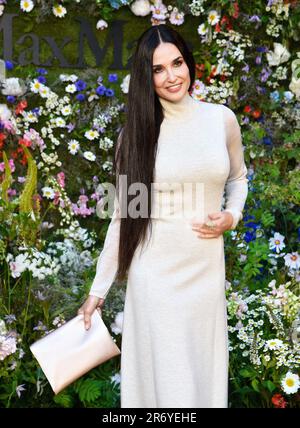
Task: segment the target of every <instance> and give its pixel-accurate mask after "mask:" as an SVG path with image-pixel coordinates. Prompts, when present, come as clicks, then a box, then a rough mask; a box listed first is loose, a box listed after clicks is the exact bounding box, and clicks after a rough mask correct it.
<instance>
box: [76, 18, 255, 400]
mask: <svg viewBox="0 0 300 428" xmlns="http://www.w3.org/2000/svg"><path fill="white" fill-rule="evenodd" d="M194 79H195V63H194V59H193V55H192V53H191V52H190V51H189V49H188V47H187V45H186V43H185V42H184V40H183V39H182V37H181V36H180V35H179V34H178V33H177V32H176V31H175V30H173V29H172V28H170V27H168V26H167V25H158V26H153V27H151V28H149V29H148V30H146V31H145V32H144V33H143V34H142V36H141V37H140V39H139V40H138V44H137V48H136V51H135V54H134V57H133V63H132V71H131V77H130V87H129V94H128V109H127V121H126V124H125V125H124V128H123V131H122V133H121V134H120V138H119V144H118V150H117V155H116V159H115V162H116V163H115V164H116V165H117V167H116V168H117V173H118V174H119V175H118V177H119V176H120V175H121V174H123V175H125V176H126V177H127V185H128V186H130V185H131V184H132V183H143V184H144V186H145V187H146V189H147V192H142V193H143V200H142V202H143V205H144V207H143V208H145V206H146V205H147V202H150V203H149V204H148V207H147V215H146V216H141V217H139V218H133V217H134V216H130V215H128V216H127V217H126V216H123V209H124V206H125V208H126V207H129V204H130V201H132V200H133V198H132V197H130V196H128V200H127V203H126V204H125V205H124V203H123V202H122V204H120V201H121V200H122V201H123V197H122V198H121V197H120V195H121V194H122V195H123V194H125V193H123V191H122V192H120V191H119V192H118V197H117V198H116V199H115V201H116V205H115V211H114V213H113V217H112V220H111V223H110V225H109V229H108V231H107V235H106V239H105V243H104V248H103V250H102V252H101V255H100V257H99V259H98V263H97V273H96V276H95V278H94V281H93V284H92V287H91V290H90V293H89V296H88V298H87V300H86V301H85V303H84V304H83V306H82V307H81V308H80V309H79V311H78V312H79V313H83V314H84V319H85V327H86V328H89V327H90V317H91V314H92V313H93V311H94V310H95V308H96V307H98V306H100V307H101V306H102V305H103V302H104V299H105V297H106V295H107V293H108V292H109V289H110V287H111V285H112V283H113V281H114V280H115V279H116V278H119V279H122V278H123V279H124V278H125V274H126V272H127V274H128V279H127V289H126V299H125V306H124V321H123V331H122V349H121V350H122V353H121V407H133V408H137V407H144V408H148V407H152V408H160V407H179V408H181V407H196V408H200V407H206V408H207V407H208V408H214V407H227V406H228V405H227V398H228V393H227V388H228V344H227V339H228V337H227V315H226V298H225V266H224V241H223V233H224V232H225V231H226V230H229V229H231V230H233V229H235V227H236V225H237V224H238V222H239V220H241V219H242V211H243V208H244V204H245V201H246V198H247V193H248V186H247V182H248V180H247V178H246V174H247V168H246V166H245V163H244V157H243V146H242V142H241V133H240V127H239V124H238V122H237V119H236V116H235V114H234V113H233V111H232V110H230V109H229V108H228V107H226V106H224V105H221V104H214V103H207V102H199V101H197V100H195V99H193V98H192V97H191V96H190V95H189V91H190V90H191V88H192V85H193V83H194ZM191 184H192V185H195V184H198V185H199V186H198V190H197V191H195V186H194V187H193V188H192V189H191V186H190V185H191ZM145 187H144V188H145ZM183 187H184V189H185V191H184V192H183V191H182V188H183ZM125 190H126V189H125ZM224 190H225V196H226V197H225V199H223V194H224ZM128 194H129V192H128ZM145 194H146V196H145ZM195 194H196V196H195ZM149 195H151V196H149ZM182 195H183V198H182ZM191 196H192V203H191V198H190V197H191ZM195 199H197V200H196V203H197V208H196V209H195V208H194V205H193V204H194V203H195ZM182 201H184V204H182ZM222 202H224V203H225V209H224V210H221V208H222ZM183 205H184V213H185V215H183V214H184V213H183ZM135 207H136V209H137V206H135ZM135 217H136V216H135ZM150 229H151V230H150ZM149 232H151V233H149ZM144 244H147V245H144Z"/></svg>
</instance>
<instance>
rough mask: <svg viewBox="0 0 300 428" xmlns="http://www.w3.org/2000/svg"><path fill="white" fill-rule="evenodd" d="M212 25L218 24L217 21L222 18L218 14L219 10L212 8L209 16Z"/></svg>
mask: <svg viewBox="0 0 300 428" xmlns="http://www.w3.org/2000/svg"><path fill="white" fill-rule="evenodd" d="M207 20H208V22H209V23H210V25H216V24H217V22H219V20H220V15H218V12H217V11H216V10H211V11H210V12H209V14H208V18H207Z"/></svg>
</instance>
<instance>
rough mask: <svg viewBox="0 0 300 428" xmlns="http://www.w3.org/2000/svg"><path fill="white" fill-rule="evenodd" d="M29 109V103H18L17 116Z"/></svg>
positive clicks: (24, 101)
mask: <svg viewBox="0 0 300 428" xmlns="http://www.w3.org/2000/svg"><path fill="white" fill-rule="evenodd" d="M26 107H27V101H26V100H22V101H20V102H19V103H18V105H17V107H16V108H15V112H16V114H20V113H22V111H23V110H24V109H25V108H26Z"/></svg>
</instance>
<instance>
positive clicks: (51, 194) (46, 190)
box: [42, 186, 55, 199]
mask: <svg viewBox="0 0 300 428" xmlns="http://www.w3.org/2000/svg"><path fill="white" fill-rule="evenodd" d="M42 192H43V196H45V197H46V198H48V199H54V194H55V192H54V190H53V189H52V188H51V187H47V186H46V187H43V188H42Z"/></svg>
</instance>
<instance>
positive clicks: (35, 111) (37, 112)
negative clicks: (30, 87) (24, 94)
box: [32, 107, 40, 114]
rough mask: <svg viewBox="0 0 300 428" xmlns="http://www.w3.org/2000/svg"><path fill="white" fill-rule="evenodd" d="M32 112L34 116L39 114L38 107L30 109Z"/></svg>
mask: <svg viewBox="0 0 300 428" xmlns="http://www.w3.org/2000/svg"><path fill="white" fill-rule="evenodd" d="M32 112H33V113H34V114H40V108H39V107H34V108H33V109H32Z"/></svg>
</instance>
